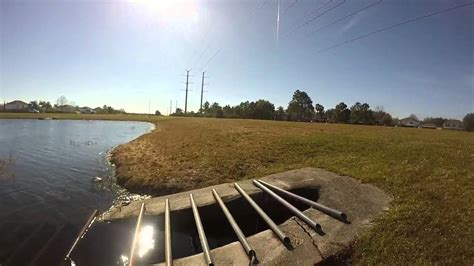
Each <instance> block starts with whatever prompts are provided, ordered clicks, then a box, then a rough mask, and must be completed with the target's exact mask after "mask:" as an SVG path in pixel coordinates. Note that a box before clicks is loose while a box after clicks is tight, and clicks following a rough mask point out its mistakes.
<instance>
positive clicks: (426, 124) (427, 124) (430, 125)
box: [420, 123, 438, 129]
mask: <svg viewBox="0 0 474 266" xmlns="http://www.w3.org/2000/svg"><path fill="white" fill-rule="evenodd" d="M420 127H421V128H429V129H437V128H438V127H437V126H436V125H435V124H433V123H425V124H421V125H420Z"/></svg>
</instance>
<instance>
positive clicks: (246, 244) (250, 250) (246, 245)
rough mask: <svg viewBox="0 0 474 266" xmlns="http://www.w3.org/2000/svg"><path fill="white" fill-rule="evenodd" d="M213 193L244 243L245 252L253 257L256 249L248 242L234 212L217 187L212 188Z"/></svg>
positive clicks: (241, 242)
mask: <svg viewBox="0 0 474 266" xmlns="http://www.w3.org/2000/svg"><path fill="white" fill-rule="evenodd" d="M212 195H213V196H214V198H215V199H216V201H217V203H219V206H220V207H221V210H222V212H224V214H225V217H226V218H227V221H229V224H230V226H232V229H234V232H235V234H236V235H237V238H238V239H239V241H240V244H242V247H243V248H244V250H245V253H247V255H248V256H249V258H250V259H252V257H253V256H255V250H254V249H253V248H252V247H251V246H250V244H249V242H247V239H246V238H245V235H244V233H243V232H242V230H241V229H240V227H239V225H238V224H237V222H236V221H235V219H234V217H232V214H231V213H230V211H229V209H227V207H226V206H225V204H224V202H223V201H222V199H221V197H220V196H219V194H218V193H217V191H216V190H215V189H213V190H212Z"/></svg>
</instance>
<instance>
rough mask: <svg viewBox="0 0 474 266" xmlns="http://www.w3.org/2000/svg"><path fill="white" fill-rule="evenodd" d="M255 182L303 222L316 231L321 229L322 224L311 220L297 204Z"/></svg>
mask: <svg viewBox="0 0 474 266" xmlns="http://www.w3.org/2000/svg"><path fill="white" fill-rule="evenodd" d="M253 183H254V184H255V185H256V186H257V187H259V188H260V189H261V190H263V191H264V192H266V193H267V194H269V195H270V196H272V197H273V198H274V199H275V200H276V201H278V202H280V203H281V204H282V205H283V206H285V207H286V208H287V209H288V210H290V211H291V212H292V213H293V214H294V215H296V216H297V217H298V218H300V219H301V220H302V221H303V222H305V223H306V224H307V225H309V226H310V227H312V228H313V229H314V230H316V231H318V232H319V231H321V225H319V224H318V223H316V222H315V221H313V220H311V218H309V217H308V216H306V215H305V214H304V213H303V212H301V211H300V210H298V209H297V208H296V207H295V206H293V205H291V204H290V203H289V202H288V201H286V200H284V199H283V198H282V197H280V196H278V195H277V194H276V193H275V192H273V191H271V190H270V189H269V188H267V187H266V186H264V185H263V184H262V183H260V182H258V181H257V180H253Z"/></svg>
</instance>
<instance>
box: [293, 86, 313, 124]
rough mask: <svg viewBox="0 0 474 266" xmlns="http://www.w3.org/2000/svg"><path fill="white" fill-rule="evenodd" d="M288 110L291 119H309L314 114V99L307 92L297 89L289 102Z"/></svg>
mask: <svg viewBox="0 0 474 266" xmlns="http://www.w3.org/2000/svg"><path fill="white" fill-rule="evenodd" d="M287 112H288V115H289V118H290V119H291V120H296V121H309V120H311V118H312V117H313V114H314V106H313V101H312V100H311V98H310V97H309V96H308V94H307V93H306V92H304V91H300V90H296V91H295V92H294V93H293V98H292V100H291V101H290V102H289V103H288V108H287Z"/></svg>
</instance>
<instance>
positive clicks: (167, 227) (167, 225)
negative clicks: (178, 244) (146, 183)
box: [165, 199, 173, 266]
mask: <svg viewBox="0 0 474 266" xmlns="http://www.w3.org/2000/svg"><path fill="white" fill-rule="evenodd" d="M165 265H166V266H171V265H173V255H172V250H171V224H170V201H169V200H168V199H165Z"/></svg>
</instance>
